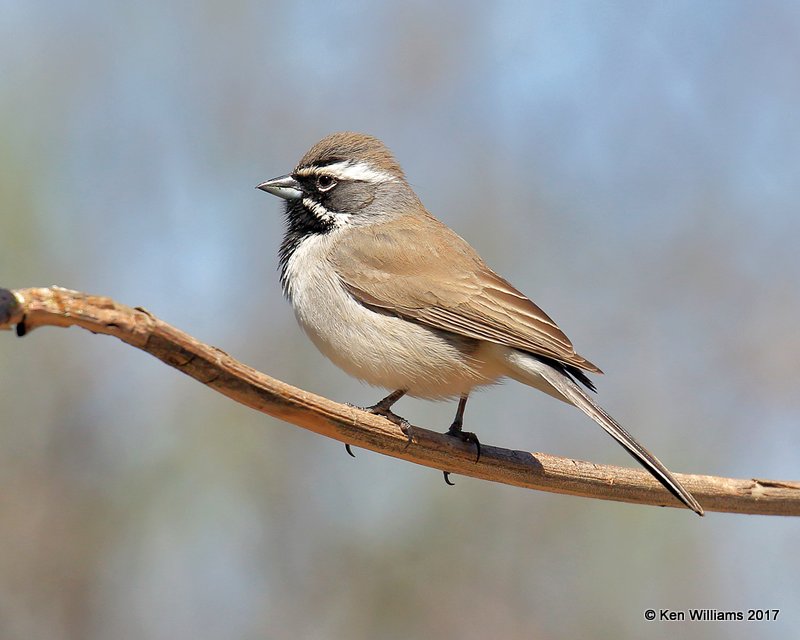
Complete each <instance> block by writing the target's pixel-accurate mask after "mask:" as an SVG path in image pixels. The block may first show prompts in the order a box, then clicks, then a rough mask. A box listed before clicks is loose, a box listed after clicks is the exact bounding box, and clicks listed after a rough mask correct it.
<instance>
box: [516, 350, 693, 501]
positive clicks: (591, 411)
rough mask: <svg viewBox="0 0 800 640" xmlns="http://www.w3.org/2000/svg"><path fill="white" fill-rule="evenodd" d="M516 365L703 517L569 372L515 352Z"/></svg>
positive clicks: (523, 378)
mask: <svg viewBox="0 0 800 640" xmlns="http://www.w3.org/2000/svg"><path fill="white" fill-rule="evenodd" d="M508 361H509V364H510V365H511V368H512V373H511V374H510V375H511V377H513V378H515V379H516V380H519V381H520V382H523V383H525V384H528V385H531V386H534V387H537V388H539V389H542V381H544V382H545V383H546V384H547V386H549V387H551V389H552V390H553V391H555V392H556V393H552V392H551V391H549V392H550V394H551V395H555V396H556V397H559V398H560V399H562V400H564V401H566V402H568V403H569V404H572V405H574V406H576V407H578V409H580V410H581V411H583V412H584V413H585V414H586V415H588V416H589V417H590V418H591V419H592V420H594V421H595V422H596V423H597V424H599V425H600V426H601V427H602V428H603V429H604V430H605V431H606V433H608V434H609V435H610V436H611V437H612V438H614V439H615V440H616V441H617V442H619V443H620V444H621V445H622V446H623V448H624V449H625V450H626V451H627V452H628V453H629V454H630V455H631V456H633V457H634V458H635V459H636V460H637V461H638V462H639V463H640V464H641V465H642V466H643V467H644V468H645V469H647V470H648V471H649V472H650V473H651V474H652V475H653V477H654V478H655V479H656V480H658V481H659V482H660V483H661V484H662V485H664V488H666V489H667V491H669V492H670V493H671V494H672V495H673V496H675V497H676V498H677V499H678V500H680V501H681V502H683V504H685V505H686V506H687V507H689V509H691V510H692V511H694V512H695V513H696V514H698V515H700V516H702V515H703V508H702V507H701V506H700V504H699V503H698V502H697V500H695V498H694V496H693V495H692V494H691V493H689V492H688V491H687V490H686V489H685V488H684V486H683V485H682V484H681V483H680V482H678V480H676V479H675V477H674V476H673V475H672V474H671V473H670V472H669V470H668V469H667V468H666V467H665V466H664V465H663V464H662V463H661V461H660V460H659V459H658V458H656V457H655V456H654V455H653V454H652V453H650V452H649V451H648V450H647V449H645V448H644V447H643V446H642V445H640V444H639V443H638V442H637V441H636V440H635V439H634V437H633V436H632V435H631V434H630V433H628V431H627V430H625V429H624V428H623V427H622V426H621V425H620V424H619V423H618V422H617V421H616V420H614V418H612V417H611V416H610V415H608V413H606V412H605V410H604V409H603V408H602V407H600V406H599V405H598V404H597V403H596V402H595V401H594V400H593V399H592V398H591V397H590V396H589V394H587V393H586V392H585V391H584V390H583V389H582V388H581V387H580V386H579V385H578V384H576V383H575V382H574V381H573V380H572V379H571V378H570V377H569V376H568V375H566V374H565V373H562V372H560V371H558V370H557V369H555V368H553V367H552V366H550V365H549V364H547V363H546V362H543V361H541V360H539V359H538V358H536V357H535V356H532V355H529V354H526V353H522V352H519V351H515V352H513V353H512V354H511V355H510V356H509V358H508Z"/></svg>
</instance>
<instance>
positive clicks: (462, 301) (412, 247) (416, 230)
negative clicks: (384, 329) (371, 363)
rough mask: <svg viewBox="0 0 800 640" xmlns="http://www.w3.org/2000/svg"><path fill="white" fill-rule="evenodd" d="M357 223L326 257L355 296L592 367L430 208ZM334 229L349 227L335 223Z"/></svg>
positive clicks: (442, 327)
mask: <svg viewBox="0 0 800 640" xmlns="http://www.w3.org/2000/svg"><path fill="white" fill-rule="evenodd" d="M389 224H391V225H392V228H391V229H387V228H386V225H387V223H377V224H372V225H369V226H366V227H358V228H357V233H358V241H357V243H356V242H355V241H351V240H350V238H348V237H344V238H342V239H341V240H340V241H339V242H337V243H336V244H335V248H334V249H333V251H332V253H331V256H330V259H331V261H332V263H333V266H334V268H335V269H336V271H337V273H338V274H339V277H340V278H341V280H342V282H343V284H344V286H345V287H346V288H347V290H348V291H349V292H350V293H351V295H353V296H354V297H355V298H356V299H358V300H359V301H360V302H361V303H362V304H364V305H366V306H369V307H372V308H376V309H380V310H382V311H384V312H387V313H392V314H396V315H399V316H401V317H406V318H408V319H411V320H414V321H416V322H420V323H422V324H426V325H428V326H430V327H433V328H436V329H440V330H443V331H449V332H451V333H456V334H459V335H463V336H466V337H469V338H475V339H478V340H487V341H489V342H495V343H497V344H502V345H506V346H508V347H512V348H514V349H520V350H522V351H527V352H530V353H534V354H537V355H542V356H546V357H548V358H553V359H554V360H557V361H559V362H562V363H564V364H568V365H572V366H575V367H578V368H580V369H583V370H585V371H590V372H594V373H600V369H598V368H597V367H596V366H595V365H594V364H592V363H591V362H589V361H588V360H586V359H585V358H583V357H581V356H580V355H578V354H577V353H576V352H575V349H574V347H573V346H572V343H571V342H570V340H569V338H567V336H566V335H565V334H564V332H563V331H561V329H559V327H558V325H556V323H555V322H554V321H553V320H552V318H550V317H549V316H548V315H547V314H546V313H545V312H544V311H542V310H541V309H540V308H539V307H537V306H536V305H535V304H534V303H533V302H531V301H530V300H529V299H528V298H527V297H526V296H525V295H524V294H522V293H521V292H520V291H518V290H517V289H515V288H514V287H513V286H512V285H511V284H510V283H509V282H507V281H506V280H505V279H503V278H502V277H500V276H499V275H497V274H496V273H495V272H494V271H492V270H491V269H490V268H489V267H488V266H486V264H485V263H484V262H483V260H481V258H480V256H478V254H477V253H476V252H475V250H474V249H472V247H470V246H469V244H467V243H466V241H464V240H463V239H462V238H461V237H459V236H458V235H456V234H455V233H454V232H453V231H452V230H450V229H449V228H448V227H446V226H445V225H443V224H442V223H440V222H439V221H438V220H436V219H435V218H433V217H432V216H429V215H425V216H414V217H411V216H406V217H405V218H402V219H400V220H397V219H395V220H393V221H392V222H391V223H389ZM342 233H344V234H348V233H352V230H343V231H342Z"/></svg>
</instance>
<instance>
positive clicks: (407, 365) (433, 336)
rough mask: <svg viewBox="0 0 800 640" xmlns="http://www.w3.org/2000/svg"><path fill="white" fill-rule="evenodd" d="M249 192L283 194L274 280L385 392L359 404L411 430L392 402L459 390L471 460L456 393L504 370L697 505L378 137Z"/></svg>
mask: <svg viewBox="0 0 800 640" xmlns="http://www.w3.org/2000/svg"><path fill="white" fill-rule="evenodd" d="M256 188H257V189H261V190H262V191H265V192H267V193H270V194H272V195H275V196H278V197H279V198H281V199H283V200H284V201H285V209H284V213H285V216H284V217H285V233H284V236H283V240H282V242H281V244H280V249H279V252H278V263H279V274H280V284H281V288H282V290H283V293H284V295H285V297H286V298H288V300H289V302H290V303H291V305H292V307H293V310H294V313H295V316H296V319H297V321H298V323H299V324H300V326H301V327H302V329H303V330H304V331H305V333H306V334H307V335H308V337H309V338H310V339H311V341H312V342H313V343H314V345H315V346H316V347H317V348H318V349H319V350H320V351H321V352H322V353H323V354H324V355H325V356H326V357H327V358H329V359H330V360H331V361H332V362H333V363H334V364H335V365H337V366H338V367H339V368H340V369H342V370H343V371H345V372H346V373H348V374H349V375H351V376H353V377H355V378H358V379H360V380H362V381H365V382H367V383H369V384H371V385H373V386H377V387H383V388H386V389H390V390H391V393H390V394H389V395H388V396H386V397H385V398H383V399H382V400H380V401H379V402H378V403H376V404H375V405H372V406H371V407H367V408H366V410H367V411H370V412H371V413H374V414H378V415H382V416H384V417H386V418H388V419H390V420H392V421H393V422H395V423H396V424H399V425H401V426H405V427H408V426H409V425H408V423H407V422H406V421H405V420H404V419H403V418H401V417H400V416H398V415H396V414H395V413H394V412H393V411H392V406H393V405H394V404H395V402H397V401H398V400H399V399H400V398H401V397H403V396H406V395H408V396H411V397H418V398H424V399H431V400H443V399H450V398H458V408H457V410H456V415H455V419H454V420H453V423H452V424H451V426H450V428H449V430H448V431H447V434H448V435H451V436H454V437H457V438H460V439H461V440H463V441H465V442H470V443H473V444H474V445H475V446H476V448H477V450H478V459H479V458H480V441H479V440H478V438H477V436H476V435H475V434H474V433H471V432H467V431H464V430H463V428H462V427H463V421H464V411H465V408H466V403H467V398H468V397H469V395H470V393H471V391H472V390H473V389H476V388H480V387H484V386H487V385H492V384H494V383H496V382H498V381H501V380H502V379H505V378H511V379H513V380H517V381H519V382H521V383H523V384H525V385H528V386H530V387H533V388H535V389H537V390H539V391H543V392H544V393H546V394H548V395H550V396H553V397H555V398H557V399H558V400H561V401H563V402H566V403H568V404H571V405H574V406H575V407H577V408H578V409H580V410H581V411H583V412H584V413H585V414H586V415H588V416H589V417H590V418H591V419H592V420H594V421H595V422H596V423H597V424H599V425H600V427H602V428H603V429H604V430H605V431H606V432H607V433H608V434H609V435H611V437H613V438H614V439H615V440H616V441H617V442H618V443H619V444H620V445H622V447H624V449H625V450H626V451H627V452H628V453H629V454H630V455H631V456H633V458H634V459H636V460H637V461H638V462H639V463H640V464H641V465H642V466H643V467H644V468H645V469H646V470H647V471H649V472H650V473H651V474H652V475H653V476H654V477H655V478H656V479H657V480H658V481H659V482H660V483H661V484H662V485H663V486H664V487H665V488H666V489H667V490H668V491H669V492H670V493H671V494H672V495H673V496H675V498H677V499H678V500H679V501H681V502H682V503H683V504H684V505H686V507H688V508H689V509H691V510H693V511H694V512H695V513H697V514H698V515H703V509H702V507H701V506H700V504H699V503H698V502H697V500H696V499H695V498H694V496H692V494H691V493H689V491H688V490H687V489H686V488H685V487H684V486H683V485H682V484H681V483H680V482H679V481H678V480H677V479H676V478H675V477H674V476H673V475H672V473H670V471H669V470H668V469H667V468H666V467H665V466H664V465H663V464H662V463H661V462H660V461H659V460H658V458H656V457H655V456H654V455H653V454H652V453H650V452H649V451H648V450H647V449H646V448H644V447H643V446H642V445H640V444H639V443H638V442H637V441H636V440H635V439H634V437H633V436H632V435H631V434H630V433H629V432H628V431H627V430H626V429H624V428H623V427H622V426H621V425H620V424H619V423H618V422H617V421H616V420H615V419H614V418H612V417H611V416H610V415H609V414H608V413H607V412H606V411H605V410H604V409H603V408H601V407H600V406H599V405H598V404H597V402H596V401H595V400H594V399H593V397H592V396H591V395H589V392H595V391H596V389H595V385H594V384H593V382H592V381H591V379H590V378H589V376H588V375H587V374H590V373H591V374H600V373H602V371H601V370H600V369H599V368H598V367H597V366H596V365H594V364H593V363H591V362H590V361H589V360H587V359H586V358H584V357H582V356H580V355H579V354H578V353H577V352H576V351H575V348H574V347H573V345H572V342H571V341H570V340H569V338H568V337H567V336H566V335H565V334H564V332H563V331H562V330H561V329H560V328H559V327H558V325H557V324H556V323H555V322H554V321H553V320H552V319H551V318H550V316H548V315H547V314H546V313H545V312H544V311H542V309H540V308H539V307H538V306H537V305H536V304H534V303H533V302H532V301H531V300H530V299H529V298H528V297H527V296H526V295H524V294H523V293H521V292H520V291H519V290H518V289H516V288H515V287H514V286H512V285H511V284H510V283H509V282H508V281H507V280H506V279H504V278H503V277H501V276H500V275H498V274H497V273H495V272H494V271H493V270H492V269H490V268H489V267H488V266H487V265H486V263H485V262H484V261H483V259H482V258H481V257H480V256H479V255H478V253H477V252H476V251H475V249H473V248H472V247H471V246H470V245H469V244H468V243H467V242H466V241H465V240H464V239H463V238H461V237H460V236H459V235H457V234H456V233H455V231H453V230H452V229H450V228H449V227H448V226H446V225H445V224H444V223H442V222H440V221H439V220H438V219H437V218H435V217H434V216H433V215H432V214H431V213H429V212H428V210H427V209H426V208H425V206H424V205H423V204H422V202H421V201H420V199H419V198H418V197H417V195H416V193H415V192H414V190H413V189H412V187H411V186H410V184H409V183H408V181H407V179H406V176H405V174H404V172H403V169H402V168H401V166H400V165H399V164H398V162H397V160H396V159H395V157H394V155H393V154H392V153H391V151H389V149H388V148H387V147H386V145H385V144H384V143H383V142H382V141H381V140H379V139H378V138H376V137H373V136H370V135H366V134H363V133H354V132H339V133H333V134H330V135H328V136H326V137H325V138H323V139H322V140H320V141H319V142H317V143H316V144H314V145H313V146H312V147H311V149H309V151H308V152H307V153H306V154H305V155H304V156H303V157H302V158H301V159H300V161H299V162H298V164H297V165H296V167H295V168H294V170H293V171H292V172H291V173H288V174H286V175H281V176H279V177H276V178H272V179H270V180H267V181H265V182H262V183H261V184H259V185H257V187H256ZM409 437H410V436H409ZM351 453H352V452H351ZM445 480H446V481H448V477H447V474H446V473H445ZM448 483H449V481H448Z"/></svg>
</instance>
